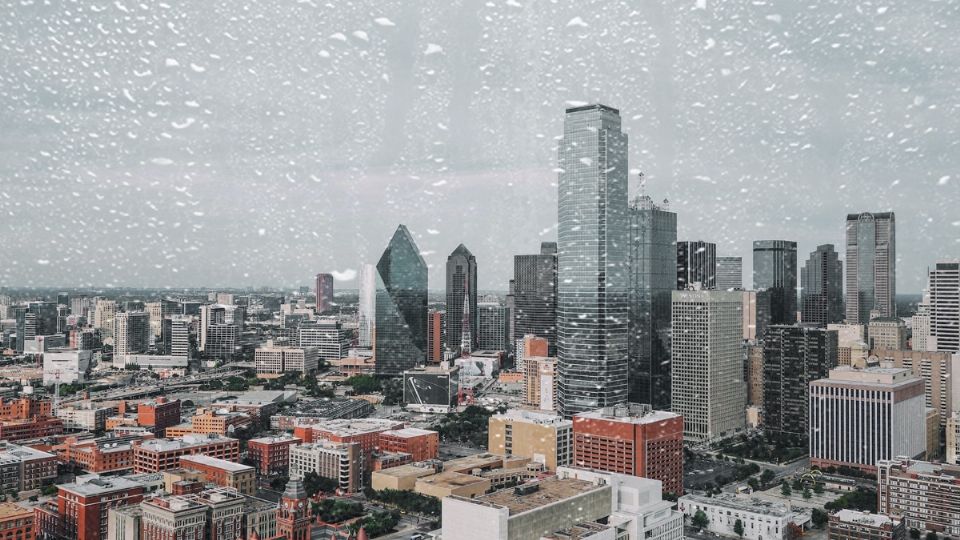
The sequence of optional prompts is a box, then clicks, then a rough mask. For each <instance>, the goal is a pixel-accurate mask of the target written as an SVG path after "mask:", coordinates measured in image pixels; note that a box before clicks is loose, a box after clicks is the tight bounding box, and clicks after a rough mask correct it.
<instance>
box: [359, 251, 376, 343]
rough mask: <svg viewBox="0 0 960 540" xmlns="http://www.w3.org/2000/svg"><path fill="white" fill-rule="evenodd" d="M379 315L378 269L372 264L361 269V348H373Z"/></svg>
mask: <svg viewBox="0 0 960 540" xmlns="http://www.w3.org/2000/svg"><path fill="white" fill-rule="evenodd" d="M376 315H377V268H376V267H375V266H373V265H372V264H364V265H362V266H361V267H360V287H359V292H358V300H357V319H358V325H357V326H358V327H359V328H358V330H359V331H358V339H357V343H358V344H359V345H360V346H361V347H373V332H374V327H375V326H376Z"/></svg>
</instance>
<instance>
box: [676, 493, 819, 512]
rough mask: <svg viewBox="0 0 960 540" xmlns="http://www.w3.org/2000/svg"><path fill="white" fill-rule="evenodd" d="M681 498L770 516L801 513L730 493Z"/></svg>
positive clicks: (772, 503)
mask: <svg viewBox="0 0 960 540" xmlns="http://www.w3.org/2000/svg"><path fill="white" fill-rule="evenodd" d="M681 499H683V500H689V501H694V502H697V503H700V504H704V505H707V506H720V507H723V508H732V509H734V510H740V511H743V512H751V513H754V514H763V515H767V516H771V517H781V518H782V517H790V516H794V515H796V514H801V513H802V512H800V511H799V510H791V509H789V508H787V507H786V506H784V505H782V504H777V503H774V502H770V501H764V500H761V499H755V498H749V499H741V498H739V497H737V496H736V495H733V494H730V493H721V494H720V495H715V496H713V497H704V496H702V495H693V494H689V495H684V496H683V497H681Z"/></svg>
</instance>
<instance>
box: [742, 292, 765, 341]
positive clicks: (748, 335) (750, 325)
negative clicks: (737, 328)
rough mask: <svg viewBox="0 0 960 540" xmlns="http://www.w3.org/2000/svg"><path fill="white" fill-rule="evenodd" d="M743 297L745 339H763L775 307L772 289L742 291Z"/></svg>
mask: <svg viewBox="0 0 960 540" xmlns="http://www.w3.org/2000/svg"><path fill="white" fill-rule="evenodd" d="M740 294H741V295H742V298H743V340H744V341H751V342H756V341H757V340H758V339H762V338H763V335H764V334H765V333H766V331H767V326H769V325H770V310H771V309H772V308H773V305H772V295H771V293H770V291H740Z"/></svg>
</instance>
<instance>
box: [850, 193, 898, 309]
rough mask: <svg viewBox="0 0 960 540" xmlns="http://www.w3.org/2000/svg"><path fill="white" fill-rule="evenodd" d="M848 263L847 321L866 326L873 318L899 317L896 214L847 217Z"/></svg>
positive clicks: (886, 213)
mask: <svg viewBox="0 0 960 540" xmlns="http://www.w3.org/2000/svg"><path fill="white" fill-rule="evenodd" d="M846 260H847V275H846V284H847V303H846V317H847V322H848V323H851V324H867V323H868V322H870V319H871V318H873V315H876V316H877V317H896V316H897V304H896V296H897V288H896V285H897V279H896V276H897V271H896V269H897V249H896V217H895V216H894V213H893V212H882V213H877V214H871V213H862V214H848V215H847V259H846Z"/></svg>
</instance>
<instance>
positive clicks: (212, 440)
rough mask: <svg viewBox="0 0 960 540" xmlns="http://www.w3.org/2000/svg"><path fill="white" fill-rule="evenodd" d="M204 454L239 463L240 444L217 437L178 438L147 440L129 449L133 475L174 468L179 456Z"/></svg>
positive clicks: (192, 436) (195, 436) (194, 436)
mask: <svg viewBox="0 0 960 540" xmlns="http://www.w3.org/2000/svg"><path fill="white" fill-rule="evenodd" d="M194 454H205V455H208V456H210V457H215V458H220V459H226V460H227V461H240V441H238V440H237V439H231V438H229V437H220V436H217V435H186V436H184V437H182V438H180V439H151V440H147V441H143V442H141V443H139V444H134V446H133V469H134V472H135V473H137V474H139V473H149V472H160V471H166V470H169V469H175V468H177V467H179V466H180V457H181V456H192V455H194Z"/></svg>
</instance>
